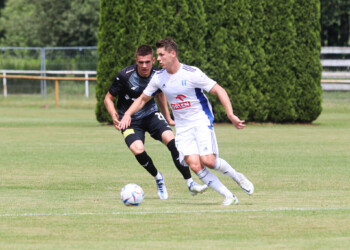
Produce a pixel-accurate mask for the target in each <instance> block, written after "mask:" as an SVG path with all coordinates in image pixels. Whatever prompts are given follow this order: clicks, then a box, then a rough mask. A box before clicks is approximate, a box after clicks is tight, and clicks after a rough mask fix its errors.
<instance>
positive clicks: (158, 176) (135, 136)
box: [122, 124, 168, 199]
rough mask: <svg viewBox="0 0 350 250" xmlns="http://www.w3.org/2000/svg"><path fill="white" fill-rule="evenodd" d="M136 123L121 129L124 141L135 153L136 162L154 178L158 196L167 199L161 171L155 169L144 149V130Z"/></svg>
mask: <svg viewBox="0 0 350 250" xmlns="http://www.w3.org/2000/svg"><path fill="white" fill-rule="evenodd" d="M136 125H137V124H136ZM136 125H135V124H131V126H130V127H129V128H128V129H126V130H123V131H122V134H123V136H124V140H125V143H126V145H127V146H128V147H129V149H130V151H131V152H132V153H133V154H134V155H135V158H136V160H137V161H138V163H140V165H141V166H143V167H144V168H145V169H146V171H147V172H148V173H150V174H151V175H152V176H153V177H154V179H155V180H156V183H157V190H158V196H159V198H160V199H167V198H168V192H167V189H166V187H165V183H164V177H163V175H162V173H160V172H159V171H158V170H157V168H156V167H155V165H154V164H153V161H152V159H151V157H150V156H149V155H148V154H147V152H146V151H145V147H144V140H145V131H144V130H143V129H141V128H139V127H138V126H136ZM132 126H133V127H132Z"/></svg>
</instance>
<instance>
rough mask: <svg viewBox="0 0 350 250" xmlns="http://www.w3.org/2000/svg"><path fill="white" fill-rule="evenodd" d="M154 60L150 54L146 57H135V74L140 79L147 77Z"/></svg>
mask: <svg viewBox="0 0 350 250" xmlns="http://www.w3.org/2000/svg"><path fill="white" fill-rule="evenodd" d="M154 62H155V58H154V57H153V55H152V54H149V55H146V56H138V55H137V56H136V64H137V73H139V75H140V76H142V77H149V75H150V74H151V70H152V65H153V64H154Z"/></svg>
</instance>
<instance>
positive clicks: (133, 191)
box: [120, 183, 145, 206]
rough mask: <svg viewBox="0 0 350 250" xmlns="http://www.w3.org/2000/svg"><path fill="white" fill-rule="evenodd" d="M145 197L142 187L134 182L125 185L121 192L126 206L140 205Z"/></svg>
mask: <svg viewBox="0 0 350 250" xmlns="http://www.w3.org/2000/svg"><path fill="white" fill-rule="evenodd" d="M144 197H145V194H144V192H143V190H142V188H141V187H140V186H139V185H137V184H134V183H130V184H127V185H125V186H124V187H123V188H122V191H121V192H120V198H121V199H122V201H123V203H124V205H125V206H138V205H140V204H141V202H142V201H143V198H144Z"/></svg>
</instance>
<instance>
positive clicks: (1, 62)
mask: <svg viewBox="0 0 350 250" xmlns="http://www.w3.org/2000/svg"><path fill="white" fill-rule="evenodd" d="M97 59H98V56H97V47H95V46H93V47H0V71H3V73H4V72H5V74H6V71H8V72H11V71H12V73H11V74H25V75H32V74H33V71H40V75H41V76H46V71H57V72H58V71H64V74H65V75H66V76H67V77H74V76H76V74H77V72H79V71H81V74H82V75H84V74H85V73H84V72H87V71H89V73H90V74H91V72H96V68H97ZM15 70H21V71H22V72H21V73H13V72H14V71H15ZM25 71H28V72H29V71H32V72H31V73H27V72H25ZM73 71H74V72H73ZM7 74H8V73H7ZM78 74H79V73H78ZM94 74H95V75H96V73H94ZM35 75H38V74H35ZM50 76H55V74H51V75H50ZM56 76H62V74H57V75H56ZM80 77H81V76H80ZM3 81H4V79H3ZM5 81H6V88H7V92H8V93H9V94H41V95H42V96H43V97H46V95H47V94H50V93H52V92H53V91H54V83H53V82H52V83H51V81H47V80H32V79H26V80H23V79H5ZM89 84H91V86H90V88H89V89H90V91H91V92H94V89H95V88H94V85H95V84H96V82H91V83H89ZM84 88H85V86H84V82H78V81H62V82H61V83H60V91H61V92H62V93H65V92H67V93H69V94H73V95H74V94H76V95H78V94H82V95H84ZM3 91H4V90H3V88H1V90H0V94H1V95H3V94H4V93H3ZM92 94H94V93H91V94H90V96H91V95H92Z"/></svg>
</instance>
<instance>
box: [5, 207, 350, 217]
mask: <svg viewBox="0 0 350 250" xmlns="http://www.w3.org/2000/svg"><path fill="white" fill-rule="evenodd" d="M336 210H350V207H334V208H271V209H268V208H267V209H244V210H233V209H230V210H193V211H143V212H142V211H140V212H136V211H135V212H107V213H98V212H97V213H93V212H91V213H23V214H0V217H33V216H74V215H78V216H80V215H145V214H198V213H250V212H285V211H336Z"/></svg>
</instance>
